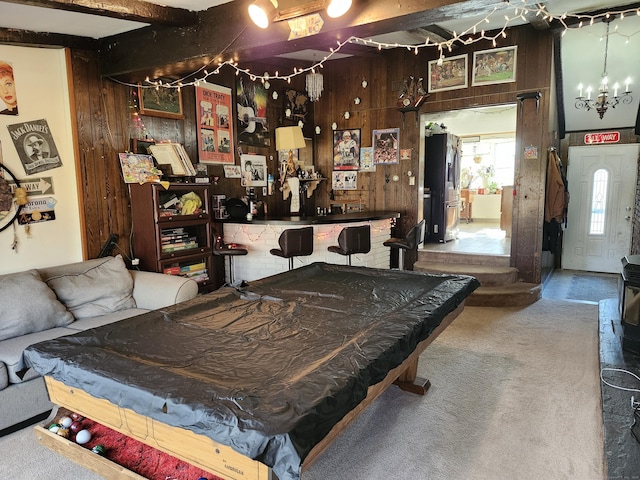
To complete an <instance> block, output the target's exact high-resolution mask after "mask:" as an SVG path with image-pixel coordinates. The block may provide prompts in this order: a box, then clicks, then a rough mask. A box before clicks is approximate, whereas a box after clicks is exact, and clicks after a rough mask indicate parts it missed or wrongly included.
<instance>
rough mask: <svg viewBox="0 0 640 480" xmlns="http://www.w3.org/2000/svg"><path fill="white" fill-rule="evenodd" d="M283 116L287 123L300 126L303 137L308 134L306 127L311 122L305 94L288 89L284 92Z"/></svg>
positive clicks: (307, 98) (307, 99)
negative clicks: (303, 133)
mask: <svg viewBox="0 0 640 480" xmlns="http://www.w3.org/2000/svg"><path fill="white" fill-rule="evenodd" d="M283 103H284V105H283V116H284V118H285V119H286V121H287V122H290V123H291V124H293V125H300V127H301V128H302V131H303V132H305V135H307V134H308V132H307V130H308V129H307V128H305V127H306V126H307V125H309V124H310V122H311V114H310V113H309V96H308V95H307V94H306V93H305V92H300V91H298V90H294V89H288V90H285V92H284V102H283Z"/></svg>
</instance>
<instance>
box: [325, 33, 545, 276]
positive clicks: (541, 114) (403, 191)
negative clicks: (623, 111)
mask: <svg viewBox="0 0 640 480" xmlns="http://www.w3.org/2000/svg"><path fill="white" fill-rule="evenodd" d="M509 45H517V46H518V54H517V70H516V82H513V83H505V84H498V85H487V86H481V87H473V86H471V81H469V87H468V88H466V89H459V90H452V91H445V92H438V93H433V94H431V95H430V96H429V97H428V98H427V101H426V102H425V104H424V105H423V106H422V108H421V109H420V113H421V114H426V115H427V116H428V113H429V112H442V111H449V110H456V109H463V108H470V107H478V106H487V105H498V104H505V103H516V102H517V95H518V94H521V93H528V92H540V94H541V98H540V102H539V103H538V104H536V103H535V101H534V102H533V103H532V108H530V103H529V102H530V101H527V102H525V103H526V105H525V103H523V104H521V105H520V106H519V109H518V115H519V118H518V127H517V132H516V136H517V154H516V187H517V188H516V192H517V195H516V196H514V229H513V231H514V235H513V236H512V263H513V265H514V266H516V267H517V268H518V269H519V270H520V275H521V278H522V279H523V280H526V281H530V282H535V283H538V282H540V254H541V239H542V221H543V211H544V182H545V165H546V151H547V149H548V147H549V146H551V145H552V140H551V138H552V135H551V132H550V126H549V125H550V123H549V111H550V102H551V98H550V88H551V85H550V83H551V52H552V36H551V33H550V32H541V31H536V30H534V29H533V28H531V27H528V26H526V27H519V28H514V29H511V30H510V31H509V35H508V37H507V39H506V40H504V41H501V42H500V45H499V46H509ZM489 48H492V45H491V44H490V43H489V42H478V43H475V44H473V45H469V46H466V47H464V48H458V49H456V50H454V51H453V52H452V53H450V54H448V55H450V56H452V55H461V54H464V53H467V54H469V69H470V70H471V68H472V64H473V52H474V51H478V50H484V49H489ZM436 54H437V52H435V51H434V49H421V50H420V51H419V52H418V55H415V54H414V53H413V52H412V51H411V52H410V51H407V50H406V49H393V50H390V51H386V52H385V51H382V52H379V53H378V54H377V55H375V56H374V57H360V58H354V57H350V58H346V59H342V60H336V61H331V62H329V63H327V64H326V66H325V68H324V69H323V74H324V77H325V92H324V93H323V94H322V97H321V99H320V101H319V102H318V103H317V105H316V109H315V118H316V124H318V125H320V126H321V128H322V132H323V133H322V134H321V135H320V137H319V138H318V139H317V145H318V146H317V158H316V165H317V166H318V167H319V168H321V169H322V171H327V172H328V171H330V170H331V168H332V156H333V155H332V139H331V127H330V126H331V124H332V123H333V122H335V123H336V124H337V127H338V129H340V130H342V129H353V128H360V129H361V134H362V146H371V141H372V131H373V130H375V129H383V128H394V127H400V129H401V130H400V148H401V149H405V148H410V149H412V156H411V160H410V161H406V160H401V161H400V163H399V164H397V165H379V166H378V167H377V170H376V172H375V173H359V174H358V190H357V192H334V194H335V195H336V198H339V197H346V198H352V199H362V200H364V201H365V203H367V204H368V208H369V209H370V210H397V211H399V212H400V213H401V215H402V216H401V220H400V222H399V223H398V227H397V228H396V230H395V231H394V234H395V235H398V236H403V235H405V234H406V233H407V232H408V230H409V229H410V228H411V226H413V225H414V224H415V223H416V222H417V220H418V205H417V203H418V200H419V199H418V185H417V184H416V185H414V186H412V185H410V184H409V177H408V175H407V173H408V172H409V171H411V172H412V173H413V174H414V175H416V176H418V170H419V168H420V166H421V162H420V158H419V151H420V142H421V141H422V138H423V132H421V131H420V127H419V126H417V125H416V122H415V117H414V115H413V113H407V114H406V116H405V121H404V127H403V122H402V114H401V113H400V112H399V111H398V110H397V109H396V101H397V97H398V94H399V91H398V89H399V88H400V86H401V85H402V82H403V80H404V79H406V78H408V77H409V76H410V75H412V76H414V77H415V78H416V79H417V78H419V77H426V76H427V64H428V61H429V60H434V59H436V58H437V56H436ZM363 79H365V80H366V81H367V82H368V86H367V88H366V89H363V88H362V85H361V83H362V80H363ZM426 85H427V83H426V79H425V88H426ZM356 96H357V97H360V98H361V99H362V101H361V103H360V104H359V105H355V104H354V102H353V99H354V98H355V97H356ZM345 111H349V113H350V118H349V119H345V118H344V112H345ZM454 133H455V132H454ZM525 145H527V146H528V145H535V146H537V147H538V149H539V152H540V154H539V158H538V159H536V160H528V161H527V162H523V160H522V150H523V148H524V146H525ZM395 175H397V176H398V177H399V179H400V180H399V181H398V182H394V181H393V180H392V179H393V178H394V176H395ZM416 183H417V182H416ZM328 195H329V192H328V189H327V188H325V189H323V190H321V192H320V193H319V194H318V196H317V197H316V202H317V203H318V204H319V205H323V206H326V205H327V204H328V202H329V198H328ZM413 260H415V258H412V259H408V261H410V262H411V261H413Z"/></svg>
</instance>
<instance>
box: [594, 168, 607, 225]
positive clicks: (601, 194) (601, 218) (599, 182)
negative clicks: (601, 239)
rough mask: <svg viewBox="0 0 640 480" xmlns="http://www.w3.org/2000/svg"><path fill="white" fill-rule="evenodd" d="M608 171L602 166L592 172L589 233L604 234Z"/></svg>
mask: <svg viewBox="0 0 640 480" xmlns="http://www.w3.org/2000/svg"><path fill="white" fill-rule="evenodd" d="M608 186H609V172H607V171H606V170H605V169H604V168H601V169H599V170H596V171H595V173H594V174H593V191H592V193H591V220H590V221H589V235H604V224H605V220H606V218H605V212H606V210H607V188H608Z"/></svg>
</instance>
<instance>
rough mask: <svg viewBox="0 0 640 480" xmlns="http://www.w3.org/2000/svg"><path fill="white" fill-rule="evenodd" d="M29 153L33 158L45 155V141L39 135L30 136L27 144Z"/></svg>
mask: <svg viewBox="0 0 640 480" xmlns="http://www.w3.org/2000/svg"><path fill="white" fill-rule="evenodd" d="M25 145H26V147H27V153H28V154H29V156H31V157H34V156H35V157H41V156H42V155H43V153H44V148H43V145H44V140H43V139H42V138H41V137H39V136H38V135H29V136H28V137H27V141H26V142H25Z"/></svg>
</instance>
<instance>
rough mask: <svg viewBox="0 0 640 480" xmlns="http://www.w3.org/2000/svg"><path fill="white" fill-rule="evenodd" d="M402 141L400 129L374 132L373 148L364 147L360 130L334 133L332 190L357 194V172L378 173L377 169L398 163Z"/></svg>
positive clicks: (335, 131)
mask: <svg viewBox="0 0 640 480" xmlns="http://www.w3.org/2000/svg"><path fill="white" fill-rule="evenodd" d="M399 140H400V129H399V128H386V129H381V130H374V131H373V134H372V138H371V145H372V146H371V147H363V146H362V145H361V132H360V129H357V128H355V129H349V130H334V131H333V173H332V185H331V186H332V188H333V189H334V190H357V189H358V172H375V171H376V166H377V165H389V164H396V163H398V162H399V159H400V149H399V144H400V142H399Z"/></svg>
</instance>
